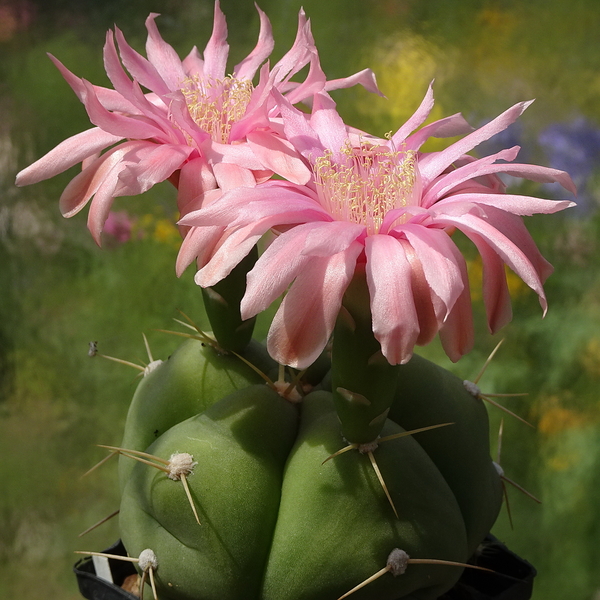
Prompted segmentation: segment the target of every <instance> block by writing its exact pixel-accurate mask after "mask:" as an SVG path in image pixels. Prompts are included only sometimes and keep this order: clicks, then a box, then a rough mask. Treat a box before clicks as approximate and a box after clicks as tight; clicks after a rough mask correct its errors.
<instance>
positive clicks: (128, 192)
mask: <svg viewBox="0 0 600 600" xmlns="http://www.w3.org/2000/svg"><path fill="white" fill-rule="evenodd" d="M192 151H193V149H192V148H190V147H188V146H171V145H169V144H145V145H144V146H142V147H140V148H139V149H136V150H133V151H131V152H130V153H128V154H127V156H125V157H124V158H125V160H126V161H127V162H128V163H130V164H128V165H127V166H126V167H125V168H124V169H123V171H121V173H120V175H119V185H118V186H117V187H116V189H115V194H116V195H117V196H137V195H138V194H143V193H144V192H146V191H148V190H149V189H150V188H151V187H152V186H153V185H154V184H156V183H159V182H161V181H164V180H165V179H167V178H168V177H170V176H171V175H172V174H173V173H174V172H175V171H176V170H177V169H179V168H180V167H181V165H182V164H183V163H184V162H185V161H186V160H187V158H188V156H189V155H190V154H191V152H192Z"/></svg>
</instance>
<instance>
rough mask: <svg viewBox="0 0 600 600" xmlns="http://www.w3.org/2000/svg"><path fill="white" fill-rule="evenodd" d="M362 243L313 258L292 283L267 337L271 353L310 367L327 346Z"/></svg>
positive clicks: (300, 366) (288, 362)
mask: <svg viewBox="0 0 600 600" xmlns="http://www.w3.org/2000/svg"><path fill="white" fill-rule="evenodd" d="M361 252H362V244H358V243H356V244H354V245H353V246H351V247H350V248H348V250H346V251H345V252H340V253H339V254H335V255H334V256H331V257H322V258H312V259H311V261H310V265H309V266H308V267H307V268H305V269H303V270H302V271H301V272H300V273H299V274H298V276H297V277H296V280H295V281H294V283H293V284H292V287H291V288H290V290H289V292H288V293H287V295H286V296H285V298H284V299H283V302H282V303H281V306H280V307H279V309H278V311H277V313H276V314H275V317H274V319H273V322H272V324H271V328H270V330H269V335H268V337H267V349H268V351H269V354H270V355H271V356H272V357H273V358H274V359H275V360H276V361H277V362H279V363H280V364H285V365H290V366H291V367H294V368H296V369H304V368H306V367H308V366H310V365H311V364H312V363H313V362H314V361H315V360H316V359H317V357H318V356H319V355H320V354H321V352H322V351H323V348H325V346H326V344H327V342H328V341H329V338H330V337H331V334H332V332H333V327H334V325H335V320H336V318H337V315H338V313H339V310H340V307H341V305H342V297H343V295H344V292H345V291H346V288H347V287H348V284H349V283H350V280H351V279H352V276H353V274H354V269H355V267H356V259H357V258H358V256H359V255H360V254H361Z"/></svg>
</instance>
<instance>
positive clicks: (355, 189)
mask: <svg viewBox="0 0 600 600" xmlns="http://www.w3.org/2000/svg"><path fill="white" fill-rule="evenodd" d="M416 162H417V161H416V154H415V152H414V151H412V150H399V151H394V150H390V149H389V148H388V147H386V146H374V145H370V144H367V143H361V145H360V146H357V147H353V146H350V145H347V146H346V147H345V148H344V149H343V150H342V152H341V156H338V157H335V158H334V155H333V152H331V151H327V152H325V154H323V155H322V156H319V157H318V158H317V159H316V161H315V165H314V173H315V182H316V183H317V190H318V193H319V197H320V200H321V202H322V203H323V206H324V208H326V209H327V210H329V211H330V213H331V215H332V216H333V217H335V218H336V219H339V220H344V221H351V222H353V223H359V224H361V225H365V226H366V228H367V231H368V233H369V234H370V235H372V234H375V233H378V232H379V229H380V227H381V224H382V223H383V219H384V217H385V215H386V214H387V213H388V211H390V210H392V209H394V208H402V207H404V206H407V205H408V204H411V200H412V197H413V195H414V194H413V192H414V187H415V183H416V181H417V168H416Z"/></svg>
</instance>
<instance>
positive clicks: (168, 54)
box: [146, 13, 186, 90]
mask: <svg viewBox="0 0 600 600" xmlns="http://www.w3.org/2000/svg"><path fill="white" fill-rule="evenodd" d="M158 16H159V15H158V14H156V13H151V14H150V16H149V17H148V18H147V19H146V29H147V30H148V39H147V40H146V54H147V55H148V60H149V61H150V62H151V63H152V64H153V65H154V67H155V68H156V71H157V72H158V74H159V76H160V77H161V79H162V80H163V81H164V82H165V83H166V84H167V86H168V87H169V88H170V89H172V90H176V89H179V88H180V87H181V84H182V83H183V81H184V79H185V78H186V74H185V72H184V70H183V65H182V64H181V59H180V58H179V56H178V55H177V52H175V50H174V49H173V47H172V46H170V45H169V44H167V43H166V42H165V41H164V40H163V39H162V37H161V35H160V33H159V32H158V28H157V27H156V23H155V22H154V19H156V17H158Z"/></svg>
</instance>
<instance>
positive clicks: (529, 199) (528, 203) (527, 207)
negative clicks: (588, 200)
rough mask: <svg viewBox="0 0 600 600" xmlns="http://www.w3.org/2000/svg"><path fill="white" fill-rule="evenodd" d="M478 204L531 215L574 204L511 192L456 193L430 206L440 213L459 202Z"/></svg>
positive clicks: (558, 209)
mask: <svg viewBox="0 0 600 600" xmlns="http://www.w3.org/2000/svg"><path fill="white" fill-rule="evenodd" d="M463 203H464V204H469V203H473V204H479V205H482V206H491V207H495V208H499V209H501V210H503V211H506V212H509V213H512V214H513V215H521V216H531V215H534V214H537V213H544V214H552V213H555V212H558V211H560V210H564V209H565V208H570V207H572V206H575V202H570V201H569V200H546V199H544V198H535V197H533V196H516V195H512V194H456V195H454V196H448V197H446V198H444V199H443V200H440V201H439V202H437V203H436V204H434V205H433V206H432V209H431V210H432V211H433V212H435V213H441V212H444V211H446V210H447V209H449V208H450V207H451V206H453V205H454V206H456V205H460V204H463Z"/></svg>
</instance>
